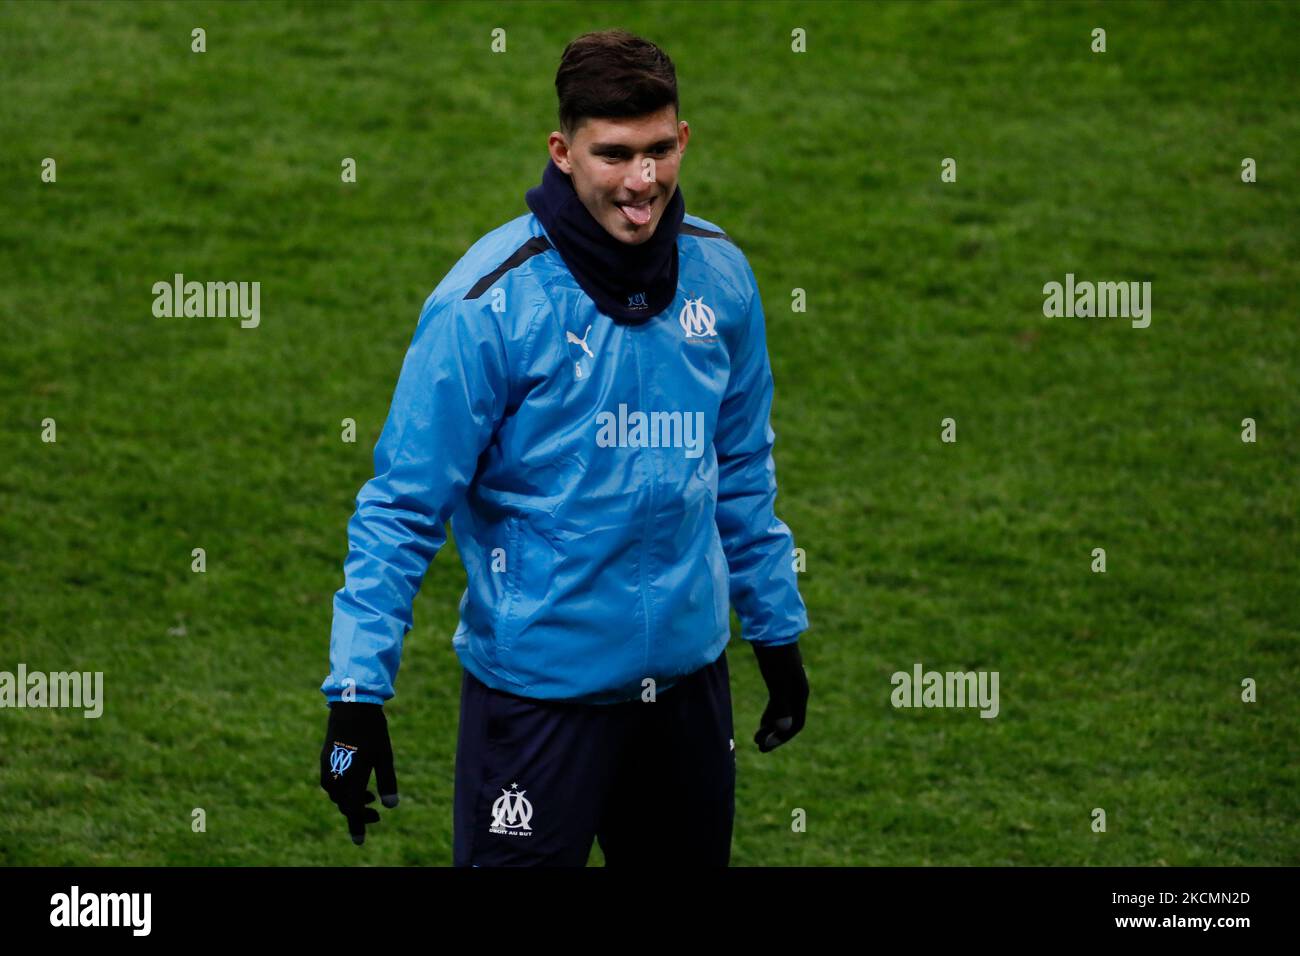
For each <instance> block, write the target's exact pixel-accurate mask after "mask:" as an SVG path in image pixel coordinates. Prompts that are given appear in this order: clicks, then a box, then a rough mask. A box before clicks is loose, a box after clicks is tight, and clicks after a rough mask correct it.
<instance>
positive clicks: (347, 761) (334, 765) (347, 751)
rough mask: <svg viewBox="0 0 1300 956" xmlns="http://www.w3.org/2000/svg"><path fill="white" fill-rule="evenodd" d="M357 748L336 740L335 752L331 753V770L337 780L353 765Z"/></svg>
mask: <svg viewBox="0 0 1300 956" xmlns="http://www.w3.org/2000/svg"><path fill="white" fill-rule="evenodd" d="M356 752H357V748H356V747H353V746H351V745H349V744H341V743H339V742H338V741H335V742H334V752H333V753H331V754H330V770H331V771H332V772H333V774H334V779H335V780H337V779H338V778H339V777H340V776H341V775H342V774H343V773H344V772H345V771H346V770H347V769H348V767H350V766H352V757H353V756H354V755H355V754H356Z"/></svg>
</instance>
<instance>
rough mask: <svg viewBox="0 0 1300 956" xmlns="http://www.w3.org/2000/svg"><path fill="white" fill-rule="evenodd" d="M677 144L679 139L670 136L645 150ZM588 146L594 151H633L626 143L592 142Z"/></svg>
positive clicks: (670, 146)
mask: <svg viewBox="0 0 1300 956" xmlns="http://www.w3.org/2000/svg"><path fill="white" fill-rule="evenodd" d="M676 145H677V140H676V139H675V138H674V137H671V136H669V137H667V138H665V139H661V140H659V142H657V143H651V144H650V145H649V146H647V147H646V149H645V151H646V152H651V151H653V150H656V149H671V148H672V147H674V146H676ZM588 148H589V149H590V150H591V151H592V152H593V153H613V152H624V153H625V152H630V151H631V148H630V147H628V146H626V145H624V144H623V143H592V144H591V146H590V147H588Z"/></svg>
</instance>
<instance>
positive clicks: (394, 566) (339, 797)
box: [321, 31, 808, 866]
mask: <svg viewBox="0 0 1300 956" xmlns="http://www.w3.org/2000/svg"><path fill="white" fill-rule="evenodd" d="M555 85H556V89H557V92H558V94H559V101H560V108H559V113H560V129H559V130H558V131H556V132H553V133H551V135H550V139H549V143H548V146H549V149H550V162H549V163H548V164H547V167H546V170H545V172H544V173H543V176H542V182H541V184H540V185H539V186H537V187H535V188H534V189H531V190H529V191H528V193H527V195H526V197H525V199H526V202H527V204H528V207H529V209H530V210H531V213H529V214H526V215H523V216H520V217H519V218H517V219H515V220H513V221H511V222H508V223H506V224H505V225H503V226H501V227H499V228H497V229H495V230H493V231H492V232H490V233H488V234H487V235H486V236H484V237H483V238H482V239H480V240H479V241H478V242H476V243H475V244H474V246H473V247H472V248H471V249H470V250H469V252H467V253H466V254H465V256H464V258H462V259H461V260H460V262H458V263H457V264H456V266H455V267H454V268H453V269H452V270H451V272H450V273H448V275H447V276H446V278H444V279H443V281H442V282H441V283H439V285H438V287H437V288H436V289H435V290H434V291H433V294H432V295H431V296H430V297H429V299H428V301H427V302H425V305H424V309H423V311H422V312H421V315H420V321H419V324H418V326H417V328H416V331H415V336H414V339H413V341H412V343H411V347H410V350H409V351H408V352H407V355H406V360H405V362H404V364H403V366H402V371H401V375H400V377H399V380H398V383H397V390H396V393H395V394H394V396H393V403H392V408H391V410H390V412H389V416H388V420H387V423H386V424H385V426H384V429H383V432H382V434H381V435H380V438H379V443H378V445H377V446H376V448H375V477H374V478H372V479H371V480H370V481H368V482H367V483H366V485H365V487H363V488H362V489H361V491H360V493H359V494H358V496H357V509H356V513H355V514H354V515H353V517H352V519H351V521H350V522H349V524H348V538H349V542H350V545H351V549H350V551H349V553H348V557H347V561H346V563H345V566H344V570H345V576H346V583H345V585H344V587H343V588H342V589H341V590H340V591H339V592H338V593H337V594H336V595H335V598H334V625H333V632H332V636H331V643H330V666H331V671H330V675H329V677H327V678H326V680H325V682H324V684H323V685H322V687H321V690H322V691H323V692H324V693H325V695H326V697H327V699H328V701H329V702H330V717H329V726H328V729H327V732H326V737H325V745H324V747H323V749H322V752H321V786H322V787H324V788H325V789H326V791H327V792H329V794H330V796H331V798H332V799H333V800H334V801H335V802H336V803H337V804H338V806H339V809H340V810H341V811H342V812H343V814H344V816H345V817H347V820H348V828H349V831H350V832H351V834H352V839H353V841H354V842H356V843H358V844H360V843H361V842H362V841H363V840H364V838H365V825H366V824H367V823H374V822H377V821H378V820H379V814H378V812H377V811H376V810H375V809H373V808H371V807H369V806H367V804H369V803H373V801H374V799H375V798H374V795H373V794H371V793H370V792H369V791H367V790H366V787H367V785H368V783H369V779H370V771H371V769H372V768H373V769H374V770H375V773H376V784H377V789H378V790H379V793H380V796H381V798H382V802H383V804H384V805H385V806H388V807H392V806H395V805H396V804H397V780H396V776H395V774H394V770H393V758H392V748H391V746H390V744H389V738H388V730H387V725H386V722H385V719H384V714H383V709H382V705H383V703H384V702H385V701H386V700H388V699H389V698H390V697H392V695H393V681H394V679H395V677H396V674H397V669H398V664H399V662H400V659H401V652H402V641H403V638H404V637H405V635H406V632H407V631H408V630H409V629H410V628H411V604H412V601H413V600H414V598H415V594H416V592H417V591H418V589H419V587H420V584H421V582H422V580H423V577H424V574H425V571H426V569H427V568H428V565H429V562H430V561H431V560H432V559H433V557H434V555H435V554H436V553H437V552H438V550H439V549H440V548H441V547H442V545H443V544H444V543H445V541H446V536H445V531H444V527H443V526H444V523H445V522H446V521H447V520H448V519H449V518H450V520H451V526H452V530H453V532H454V533H455V535H456V543H457V546H458V548H459V550H460V553H461V557H462V559H463V560H464V563H465V570H466V574H467V577H468V580H469V587H468V588H467V590H466V591H465V594H464V596H463V597H462V599H461V602H460V626H459V628H458V629H457V631H456V634H455V636H454V637H453V638H452V644H453V647H454V648H455V651H456V654H457V655H458V656H459V658H460V661H461V663H462V664H463V665H464V668H465V669H464V673H463V675H462V685H461V710H460V731H459V739H458V741H457V751H456V792H455V808H454V818H455V836H454V845H455V846H454V854H453V855H454V860H453V862H454V863H455V865H457V866H471V865H472V866H480V865H501V864H551V865H576V866H582V865H585V863H586V861H587V857H588V854H589V852H590V849H591V845H592V841H593V839H598V840H599V841H600V845H601V848H602V850H603V851H604V854H605V858H606V863H607V864H608V865H611V866H618V865H637V864H641V865H647V864H653V863H655V862H671V863H673V864H677V865H683V864H684V865H726V864H727V863H728V861H729V857H730V852H731V831H732V821H733V817H734V807H735V800H734V794H735V772H736V765H735V741H734V734H733V731H732V723H731V698H730V690H729V683H728V677H727V661H726V656H725V653H724V650H725V648H726V645H727V642H728V639H729V636H730V621H729V605H730V606H734V607H735V609H736V612H737V614H738V616H739V618H740V621H741V624H742V626H743V632H744V633H743V636H744V639H745V640H746V641H748V642H749V643H750V644H751V646H752V647H753V648H754V651H755V653H756V655H757V657H758V665H759V669H760V671H761V673H762V676H763V679H764V681H765V682H766V685H767V688H768V692H769V701H768V704H767V707H766V709H765V711H764V713H763V717H762V720H761V722H760V723H761V726H760V727H759V729H758V731H757V732H756V733H755V735H754V740H755V742H756V743H757V744H758V746H759V749H760V750H762V751H763V752H767V751H769V750H771V749H773V748H774V747H776V746H778V745H779V744H781V743H783V742H785V741H786V740H789V739H790V738H791V737H793V736H794V735H795V734H796V733H798V732H799V730H800V729H801V728H802V726H803V723H804V715H805V710H806V704H807V698H808V684H807V680H806V678H805V675H804V671H803V665H802V661H801V659H800V653H799V645H798V638H799V635H800V634H801V633H802V632H803V631H804V630H805V629H806V628H807V627H808V619H807V613H806V611H805V608H804V604H803V601H802V599H801V598H800V596H799V591H798V585H797V583H796V580H795V573H794V570H793V555H792V552H793V549H794V542H793V539H792V536H791V534H790V529H789V528H787V527H786V525H785V524H784V523H782V522H781V521H780V520H779V519H778V518H777V517H776V514H775V513H774V510H773V501H774V499H775V496H776V475H775V466H774V465H773V461H772V454H771V452H772V445H773V441H774V437H775V436H774V435H773V432H772V429H771V427H770V425H769V411H770V407H771V402H772V375H771V370H770V366H769V363H768V355H767V345H766V338H765V331H764V319H763V308H762V305H761V303H760V301H759V294H758V287H757V283H756V281H755V279H754V273H753V271H752V270H751V269H750V267H749V263H748V262H747V261H746V259H745V256H744V255H743V254H742V252H741V251H740V250H739V249H738V248H737V247H736V246H735V245H734V244H733V243H732V242H731V241H730V240H729V239H728V238H727V236H726V235H725V234H724V233H723V232H722V231H721V230H720V229H719V228H718V227H717V226H715V225H713V224H712V223H710V222H707V221H705V220H703V219H699V218H697V217H695V216H687V215H686V214H685V204H684V201H683V198H682V193H681V190H680V189H679V188H678V186H677V179H678V173H679V171H680V163H681V158H682V155H683V154H684V153H685V150H686V143H687V140H688V139H689V137H690V128H689V127H688V126H687V124H686V123H685V122H684V121H679V120H678V116H677V110H678V99H677V80H676V74H675V71H674V69H673V64H672V61H671V60H670V59H669V58H668V57H667V56H666V55H665V54H664V53H663V51H662V50H660V49H659V48H658V47H657V46H655V45H654V44H652V43H650V42H648V41H646V40H643V39H640V38H639V37H635V36H632V35H630V34H627V33H624V32H622V31H607V32H602V33H594V34H588V35H585V36H582V37H579V38H578V39H576V40H574V41H573V42H572V43H570V44H569V45H568V47H567V48H566V49H565V51H564V55H563V58H562V62H561V64H560V68H559V72H558V73H557V75H556V80H555Z"/></svg>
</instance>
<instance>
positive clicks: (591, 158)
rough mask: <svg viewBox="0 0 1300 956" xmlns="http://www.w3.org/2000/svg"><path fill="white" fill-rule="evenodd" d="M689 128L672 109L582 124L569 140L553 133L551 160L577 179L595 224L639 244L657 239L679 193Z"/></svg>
mask: <svg viewBox="0 0 1300 956" xmlns="http://www.w3.org/2000/svg"><path fill="white" fill-rule="evenodd" d="M690 135H691V128H690V127H689V126H688V125H687V124H686V121H685V120H682V121H680V122H679V121H678V119H677V110H676V108H675V107H673V106H671V105H669V106H665V107H664V108H663V109H661V110H659V111H658V112H655V113H647V114H645V115H644V116H637V117H632V118H630V119H594V118H588V119H585V120H582V121H581V122H580V124H579V126H578V128H577V130H575V131H574V133H573V139H572V140H566V139H565V137H564V135H563V134H562V133H560V132H558V131H557V132H554V133H551V136H550V139H549V141H548V143H547V145H548V147H549V148H550V151H551V159H552V160H554V162H555V165H556V166H558V167H559V168H560V169H561V171H563V172H566V173H568V174H569V175H570V176H572V177H573V188H574V189H575V190H576V191H577V193H578V198H579V199H581V200H582V204H583V205H584V206H586V207H587V211H588V212H590V213H591V216H592V218H593V219H595V220H596V221H597V222H598V223H600V224H601V225H602V226H604V227H605V231H606V232H608V233H609V234H610V235H611V236H613V237H614V238H615V239H617V240H619V241H620V242H626V243H627V244H628V245H633V246H635V245H639V244H640V243H643V242H645V241H646V240H647V239H649V238H650V237H651V236H653V235H654V233H655V230H656V229H657V228H658V227H659V220H660V219H662V218H663V214H664V208H665V207H666V206H667V205H668V201H669V200H670V199H672V198H673V193H674V192H675V191H676V189H677V174H678V170H679V168H680V166H681V161H682V155H683V154H684V153H685V152H686V141H687V140H688V139H690Z"/></svg>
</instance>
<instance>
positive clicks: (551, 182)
mask: <svg viewBox="0 0 1300 956" xmlns="http://www.w3.org/2000/svg"><path fill="white" fill-rule="evenodd" d="M524 200H525V202H527V203H528V208H529V209H531V210H532V211H533V213H534V214H535V215H536V216H537V218H538V219H539V220H541V223H542V226H543V228H545V229H546V234H547V235H548V236H549V237H550V239H551V242H552V243H553V244H554V246H555V248H556V250H557V251H558V252H559V253H560V257H561V258H562V259H563V260H564V264H565V265H566V266H568V267H569V271H570V272H572V273H573V277H574V278H575V279H577V280H578V285H580V286H581V287H582V291H584V292H586V293H587V295H589V296H591V298H592V300H593V301H594V302H595V303H596V307H597V308H599V309H600V311H602V312H604V313H605V314H606V315H608V316H610V317H611V318H614V319H621V320H623V321H629V322H637V321H643V320H645V319H649V318H651V317H653V316H656V315H658V314H659V313H660V312H662V311H663V310H664V309H666V308H668V306H669V305H671V304H672V301H673V299H674V298H675V297H676V295H677V233H678V230H679V229H680V228H681V225H682V218H683V217H684V216H685V215H686V201H685V200H684V199H682V190H681V187H680V185H679V186H678V188H677V189H676V190H674V191H673V198H672V199H671V200H669V202H668V205H667V207H665V209H664V213H663V215H662V216H661V217H660V219H659V225H658V226H656V227H655V232H654V235H653V236H651V237H650V238H649V239H647V240H646V241H645V242H642V243H640V244H638V245H629V244H628V243H626V242H619V241H618V240H617V239H615V238H614V237H613V236H611V235H610V234H609V233H608V232H607V231H606V230H605V227H604V226H602V225H601V224H600V223H599V222H597V221H596V220H595V219H594V218H593V217H592V215H591V213H589V212H588V211H587V207H586V206H584V205H583V204H582V200H581V199H579V198H578V193H577V192H576V191H575V190H574V188H573V177H571V176H570V175H569V174H568V173H565V172H563V171H561V169H560V168H559V167H558V166H556V165H555V163H554V161H551V160H548V161H547V163H546V169H545V171H544V172H543V173H542V183H541V185H540V186H534V187H533V188H532V189H530V190H528V192H527V193H526V194H525V196H524Z"/></svg>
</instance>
